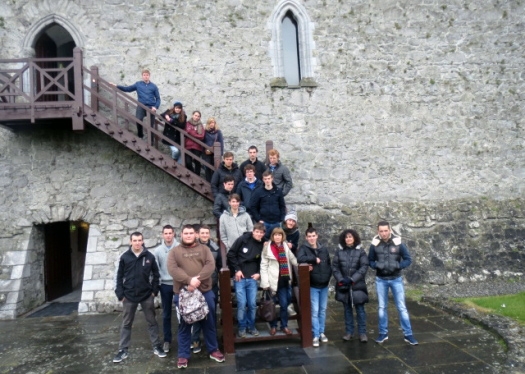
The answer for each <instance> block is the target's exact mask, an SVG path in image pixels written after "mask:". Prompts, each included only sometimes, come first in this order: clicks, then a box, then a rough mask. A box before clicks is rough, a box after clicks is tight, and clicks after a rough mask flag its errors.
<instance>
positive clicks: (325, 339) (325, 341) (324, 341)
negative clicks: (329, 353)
mask: <svg viewBox="0 0 525 374" xmlns="http://www.w3.org/2000/svg"><path fill="white" fill-rule="evenodd" d="M319 338H320V339H321V341H322V342H323V343H328V338H327V337H326V335H325V334H321V335H319Z"/></svg>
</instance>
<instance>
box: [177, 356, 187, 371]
mask: <svg viewBox="0 0 525 374" xmlns="http://www.w3.org/2000/svg"><path fill="white" fill-rule="evenodd" d="M177 367H178V368H179V369H186V368H187V367H188V359H187V358H182V357H180V358H179V359H178V360H177Z"/></svg>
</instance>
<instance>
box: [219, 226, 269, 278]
mask: <svg viewBox="0 0 525 374" xmlns="http://www.w3.org/2000/svg"><path fill="white" fill-rule="evenodd" d="M263 244H264V242H263V241H262V240H261V241H257V240H255V239H254V238H253V235H252V233H251V232H245V233H244V234H242V235H241V236H239V237H238V238H237V240H235V242H234V243H233V244H232V246H231V248H230V250H229V251H228V254H227V255H226V256H227V258H228V267H229V268H230V271H231V273H232V275H235V273H236V272H237V271H239V270H240V271H242V273H243V275H244V277H245V278H250V277H251V276H252V275H254V274H259V273H260V271H261V252H262V248H263Z"/></svg>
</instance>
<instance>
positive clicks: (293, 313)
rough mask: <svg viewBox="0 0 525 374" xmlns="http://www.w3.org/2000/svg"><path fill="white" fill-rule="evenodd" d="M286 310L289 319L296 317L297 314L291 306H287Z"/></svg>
mask: <svg viewBox="0 0 525 374" xmlns="http://www.w3.org/2000/svg"><path fill="white" fill-rule="evenodd" d="M286 310H287V311H288V315H289V316H290V317H293V316H295V315H297V312H296V311H295V309H294V307H293V304H290V305H288V308H287V309H286Z"/></svg>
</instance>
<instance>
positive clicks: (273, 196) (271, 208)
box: [248, 171, 286, 240]
mask: <svg viewBox="0 0 525 374" xmlns="http://www.w3.org/2000/svg"><path fill="white" fill-rule="evenodd" d="M263 183H264V185H263V186H261V187H259V188H257V189H255V190H254V191H253V193H252V197H251V199H250V206H249V207H248V213H249V214H250V216H252V218H253V221H254V222H260V223H264V227H265V228H266V235H265V236H264V240H268V239H269V237H270V234H271V233H272V231H273V229H274V228H277V227H280V226H281V221H282V220H283V219H284V217H285V215H286V204H285V202H284V196H283V192H282V190H281V189H280V188H279V187H277V186H276V185H275V183H273V175H272V173H270V172H269V171H265V172H264V173H263Z"/></svg>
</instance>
